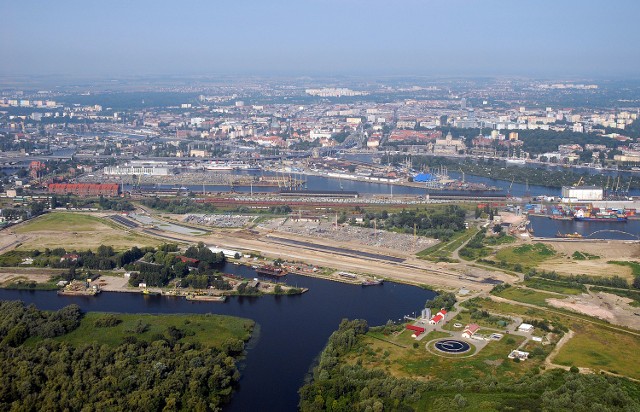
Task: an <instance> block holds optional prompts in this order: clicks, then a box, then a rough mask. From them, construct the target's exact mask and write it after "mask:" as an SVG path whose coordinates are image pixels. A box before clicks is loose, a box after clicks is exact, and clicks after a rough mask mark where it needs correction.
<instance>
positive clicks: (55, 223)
mask: <svg viewBox="0 0 640 412" xmlns="http://www.w3.org/2000/svg"><path fill="white" fill-rule="evenodd" d="M101 223H103V221H102V219H100V218H97V217H93V216H90V215H85V214H81V213H67V212H53V213H47V214H46V215H44V216H41V217H38V218H35V219H33V220H31V221H29V222H27V223H26V224H24V225H21V226H19V227H17V228H16V230H15V231H16V233H31V232H40V231H45V230H46V231H49V230H54V231H60V232H67V231H73V232H91V231H93V230H95V227H96V225H97V224H101Z"/></svg>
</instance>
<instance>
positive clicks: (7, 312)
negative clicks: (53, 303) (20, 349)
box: [0, 301, 82, 409]
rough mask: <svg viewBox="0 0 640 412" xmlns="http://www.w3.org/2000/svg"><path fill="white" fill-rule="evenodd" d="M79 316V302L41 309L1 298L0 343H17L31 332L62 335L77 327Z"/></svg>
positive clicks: (34, 333)
mask: <svg viewBox="0 0 640 412" xmlns="http://www.w3.org/2000/svg"><path fill="white" fill-rule="evenodd" d="M81 317H82V313H81V312H80V307H78V305H69V306H66V307H64V308H62V309H60V310H58V311H56V312H43V311H41V310H38V309H37V308H36V307H35V306H34V305H29V306H25V305H24V303H23V302H20V301H0V347H16V346H19V345H21V344H22V343H23V342H24V341H25V340H27V339H28V338H30V337H32V336H37V337H40V338H54V337H56V336H61V335H64V334H65V333H68V332H71V331H72V330H74V329H75V328H77V327H78V325H79V324H80V319H81ZM0 352H2V350H0ZM0 369H1V368H0ZM0 392H1V391H0ZM0 409H1V408H0Z"/></svg>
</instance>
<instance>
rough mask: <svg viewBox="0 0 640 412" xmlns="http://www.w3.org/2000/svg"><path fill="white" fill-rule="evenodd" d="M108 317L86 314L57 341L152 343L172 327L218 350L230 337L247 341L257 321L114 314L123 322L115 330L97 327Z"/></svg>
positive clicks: (193, 340)
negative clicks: (133, 340)
mask: <svg viewBox="0 0 640 412" xmlns="http://www.w3.org/2000/svg"><path fill="white" fill-rule="evenodd" d="M105 316H108V314H106V313H99V312H89V313H87V314H85V316H84V317H83V319H82V322H81V324H80V326H79V327H78V328H77V329H76V330H74V331H73V332H71V333H68V334H66V335H63V336H61V337H58V338H56V339H57V340H60V341H64V342H68V343H70V344H73V345H80V344H85V343H90V342H98V343H100V344H104V345H109V346H116V345H118V344H120V343H122V341H123V339H124V338H125V337H127V336H135V337H136V339H138V340H146V341H151V340H152V339H153V337H154V336H156V335H157V334H161V335H165V336H166V330H167V328H168V327H169V326H174V327H176V328H178V329H180V330H182V331H184V332H185V334H186V336H185V337H184V338H182V340H181V341H182V342H199V343H201V344H203V345H205V346H211V347H216V346H219V345H220V344H222V343H223V342H224V341H225V340H227V339H229V338H235V339H242V340H246V339H248V337H249V334H250V331H251V329H252V327H253V325H254V322H253V321H252V320H249V319H242V318H235V317H230V316H222V315H193V314H189V315H149V314H120V313H118V314H113V316H115V317H116V318H117V319H119V320H121V321H122V322H121V323H120V324H118V325H116V326H112V327H96V326H95V322H96V320H98V319H101V318H104V317H105ZM140 322H141V323H142V325H147V326H146V328H145V329H146V330H145V331H144V332H141V333H137V332H136V328H138V327H139V326H138V325H139V323H140Z"/></svg>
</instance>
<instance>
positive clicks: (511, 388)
mask: <svg viewBox="0 0 640 412" xmlns="http://www.w3.org/2000/svg"><path fill="white" fill-rule="evenodd" d="M362 322H363V321H352V322H349V321H347V320H343V321H342V323H341V324H340V328H339V329H338V331H336V332H334V334H333V335H331V337H330V338H329V342H328V343H327V346H326V347H325V349H324V351H323V352H322V354H321V356H320V362H319V364H318V366H317V367H316V368H314V370H313V376H312V380H311V382H309V383H307V384H305V385H304V386H303V387H302V388H301V389H300V391H299V393H300V405H299V406H300V410H302V411H303V412H307V411H372V412H373V411H383V410H393V411H413V410H424V408H425V405H429V410H434V411H448V410H466V408H469V410H484V409H485V408H486V406H485V407H483V404H484V403H485V400H486V399H491V407H490V409H492V410H548V411H571V410H575V411H583V410H584V411H612V410H621V411H634V410H639V408H640V398H639V397H638V395H639V392H640V390H639V389H638V387H637V385H636V384H634V383H633V382H630V381H627V380H625V379H620V378H616V377H612V376H606V375H582V374H578V373H575V369H574V371H573V372H568V371H564V370H558V369H555V370H552V371H549V372H546V373H540V371H539V370H538V369H533V370H531V371H530V372H528V373H527V374H525V375H523V376H522V377H520V378H511V379H500V380H498V379H497V378H496V377H495V376H491V375H486V376H483V377H480V378H472V377H469V378H468V379H464V380H463V379H456V380H455V381H451V380H446V381H445V380H441V379H431V380H429V381H428V382H418V381H415V380H411V379H406V378H396V377H393V376H391V375H389V374H387V373H386V372H385V371H383V370H381V369H366V368H364V367H363V366H362V362H361V360H359V359H358V360H357V361H356V362H355V364H354V363H353V362H345V361H344V356H345V355H353V354H356V355H361V354H362V353H365V352H366V351H367V347H366V346H365V345H363V344H362V335H363V334H364V333H365V332H364V330H366V324H365V328H363V327H362V326H363V323H362ZM536 354H539V353H536ZM350 359H351V358H350ZM514 393H517V394H520V395H521V396H517V397H514V396H513V394H514ZM467 394H474V396H473V399H479V400H477V401H471V400H469V399H468V398H467V396H466V395H467ZM477 394H487V396H480V397H478V396H477ZM503 394H504V395H506V396H502V395H503ZM425 401H426V403H425ZM418 405H421V409H418Z"/></svg>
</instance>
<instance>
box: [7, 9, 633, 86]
mask: <svg viewBox="0 0 640 412" xmlns="http://www.w3.org/2000/svg"><path fill="white" fill-rule="evenodd" d="M615 6H617V7H616V8H615V9H612V7H611V6H609V9H605V8H604V7H603V6H602V5H601V4H599V3H596V2H578V1H566V2H562V3H556V2H552V1H546V0H545V1H541V2H535V3H530V4H529V3H522V2H505V1H492V0H490V1H484V2H468V1H450V2H437V1H402V2H396V3H394V4H393V6H392V7H390V6H389V4H388V3H383V2H381V1H378V0H374V1H367V2H364V1H347V2H344V1H343V2H338V1H335V0H322V1H319V0H318V1H316V0H314V1H306V2H300V3H294V4H291V3H290V2H286V1H272V2H268V3H267V2H254V1H240V2H233V3H223V4H218V3H216V4H210V3H208V2H201V1H189V2H181V3H180V4H177V3H173V2H150V1H139V2H135V3H132V4H129V3H127V2H110V3H109V4H87V3H84V2H78V1H70V2H65V3H41V4H36V3H5V4H3V5H2V6H0V12H2V15H3V16H5V19H4V22H3V25H2V26H1V27H0V38H2V39H3V41H2V42H0V53H2V54H3V55H4V56H9V57H10V58H8V59H6V61H5V64H4V65H3V67H2V68H0V74H2V75H60V76H97V77H100V76H126V75H196V74H240V75H242V74H280V75H345V74H346V75H351V74H357V75H381V76H384V75H454V76H469V75H489V76H500V75H523V76H559V77H570V76H591V77H622V76H634V75H636V73H637V72H638V69H639V68H640V50H638V45H637V42H636V41H633V40H634V39H637V38H639V37H640V29H639V28H638V27H637V25H635V24H634V18H633V16H634V15H637V14H638V11H640V10H638V9H640V5H638V4H637V3H636V2H631V1H619V2H616V4H615Z"/></svg>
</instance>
